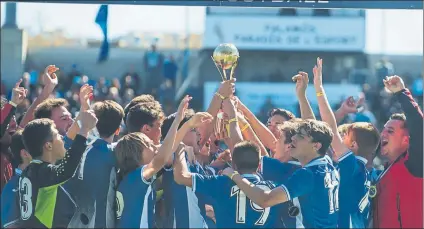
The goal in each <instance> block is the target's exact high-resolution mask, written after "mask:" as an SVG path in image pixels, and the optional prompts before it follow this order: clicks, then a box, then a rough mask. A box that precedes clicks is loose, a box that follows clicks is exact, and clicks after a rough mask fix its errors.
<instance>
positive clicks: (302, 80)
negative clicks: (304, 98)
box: [292, 72, 309, 96]
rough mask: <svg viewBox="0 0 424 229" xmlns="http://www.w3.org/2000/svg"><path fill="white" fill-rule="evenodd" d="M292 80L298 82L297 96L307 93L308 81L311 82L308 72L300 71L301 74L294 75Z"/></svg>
mask: <svg viewBox="0 0 424 229" xmlns="http://www.w3.org/2000/svg"><path fill="white" fill-rule="evenodd" d="M292 80H293V81H294V82H296V94H297V96H301V95H305V94H306V88H308V83H309V77H308V73H306V72H299V74H297V75H295V76H293V77H292Z"/></svg>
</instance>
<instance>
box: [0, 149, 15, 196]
mask: <svg viewBox="0 0 424 229" xmlns="http://www.w3.org/2000/svg"><path fill="white" fill-rule="evenodd" d="M0 157H1V167H0V169H1V183H0V185H1V187H0V188H1V189H0V194H1V192H2V190H3V187H4V185H6V183H7V182H8V181H9V180H10V178H12V176H13V170H12V164H10V162H9V159H8V158H7V156H6V155H5V154H3V153H0Z"/></svg>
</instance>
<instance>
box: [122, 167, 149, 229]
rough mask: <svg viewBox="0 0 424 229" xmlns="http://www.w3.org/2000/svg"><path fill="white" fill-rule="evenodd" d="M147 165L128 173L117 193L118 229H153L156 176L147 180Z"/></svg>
mask: <svg viewBox="0 0 424 229" xmlns="http://www.w3.org/2000/svg"><path fill="white" fill-rule="evenodd" d="M144 168H145V165H144V166H142V167H140V168H138V169H136V170H134V171H132V172H130V173H128V174H127V175H126V176H125V177H124V178H123V179H122V181H121V182H120V183H119V185H118V190H117V192H116V215H117V223H116V226H117V228H153V227H154V217H155V215H154V211H155V202H156V192H155V191H154V190H153V187H152V183H153V182H154V181H155V179H156V176H155V177H152V179H150V180H145V179H144V177H143V170H144Z"/></svg>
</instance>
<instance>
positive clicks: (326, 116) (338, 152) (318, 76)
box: [313, 57, 349, 161]
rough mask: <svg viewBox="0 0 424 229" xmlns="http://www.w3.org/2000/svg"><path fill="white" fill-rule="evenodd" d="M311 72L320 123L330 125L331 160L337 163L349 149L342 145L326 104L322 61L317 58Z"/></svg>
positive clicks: (335, 123) (332, 115)
mask: <svg viewBox="0 0 424 229" xmlns="http://www.w3.org/2000/svg"><path fill="white" fill-rule="evenodd" d="M313 72H314V87H315V91H316V93H317V99H318V107H319V112H320V114H321V118H322V121H324V122H326V123H327V124H328V125H330V127H331V130H332V131H333V141H332V142H331V146H332V147H333V149H334V153H335V157H333V158H334V160H335V161H338V159H339V158H340V157H341V156H343V155H344V154H345V153H346V152H348V151H349V149H348V148H347V147H346V146H345V145H344V143H343V140H342V138H341V136H340V134H339V132H338V130H337V122H336V118H335V117H334V114H333V111H332V110H331V106H330V104H329V103H328V100H327V96H326V95H325V91H324V87H323V86H322V59H320V58H319V57H318V59H317V65H315V67H314V69H313Z"/></svg>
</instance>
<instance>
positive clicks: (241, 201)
mask: <svg viewBox="0 0 424 229" xmlns="http://www.w3.org/2000/svg"><path fill="white" fill-rule="evenodd" d="M256 187H258V188H260V189H263V190H265V191H270V190H271V189H270V188H269V187H268V186H266V185H257V186H256ZM233 196H236V197H237V206H236V207H237V209H236V211H237V212H236V223H246V201H247V200H246V194H244V192H243V191H242V190H240V188H239V187H238V186H237V185H235V186H233V187H232V188H231V197H233ZM249 202H250V207H251V208H252V209H253V210H254V211H257V212H261V213H262V214H261V216H260V217H259V219H258V220H257V221H256V223H255V225H258V226H262V225H264V224H265V223H266V220H267V219H268V216H269V211H270V208H261V207H260V206H259V205H257V204H255V203H253V202H252V201H251V200H250V201H249Z"/></svg>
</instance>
